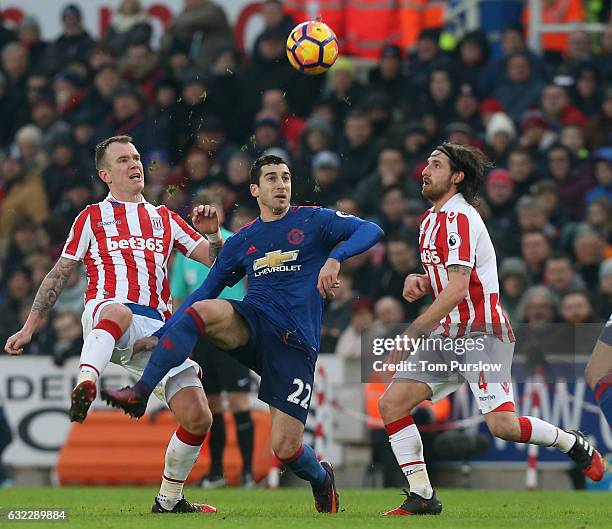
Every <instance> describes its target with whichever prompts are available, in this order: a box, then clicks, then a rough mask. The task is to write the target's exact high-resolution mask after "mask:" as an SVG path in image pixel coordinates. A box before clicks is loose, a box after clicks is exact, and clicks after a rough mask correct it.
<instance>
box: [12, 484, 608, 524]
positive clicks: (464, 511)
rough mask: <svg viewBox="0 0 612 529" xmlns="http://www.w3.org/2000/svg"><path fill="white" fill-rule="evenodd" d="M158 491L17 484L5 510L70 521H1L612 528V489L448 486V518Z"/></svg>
mask: <svg viewBox="0 0 612 529" xmlns="http://www.w3.org/2000/svg"><path fill="white" fill-rule="evenodd" d="M156 492H157V490H154V489H152V488H14V489H4V490H0V509H7V508H38V509H41V508H65V509H67V511H68V517H69V520H68V521H67V522H59V523H43V522H36V523H32V522H30V523H26V522H17V523H15V522H12V523H9V522H0V527H7V528H8V527H15V528H18V527H22V528H25V527H32V528H37V529H43V528H44V527H53V528H55V529H60V528H61V527H63V526H70V527H78V528H84V529H89V528H91V529H107V528H108V529H110V528H113V529H114V528H117V529H157V528H160V529H161V528H164V529H172V528H175V527H176V528H180V529H188V528H199V529H201V528H206V529H208V528H227V529H236V528H249V529H260V528H261V529H263V528H271V529H292V528H296V529H297V528H309V529H313V528H314V529H319V528H326V527H338V528H350V529H360V528H372V527H399V526H402V527H404V526H406V525H410V526H417V525H418V526H419V527H427V528H441V527H444V528H448V529H458V528H463V527H465V528H481V527H483V528H492V529H511V528H517V529H518V528H520V529H524V528H528V527H532V526H533V527H538V528H543V527H547V528H551V529H564V528H571V529H594V528H600V527H601V528H604V527H605V528H607V529H609V528H610V527H612V494H609V493H587V492H559V491H551V492H526V491H488V490H487V491H479V490H456V489H445V490H440V491H439V493H438V495H439V497H440V499H441V500H442V502H443V503H444V511H443V512H442V514H441V515H440V516H427V517H421V516H419V517H404V516H401V517H394V518H382V517H381V516H380V513H382V512H384V511H385V510H388V509H390V508H392V507H395V506H397V505H399V503H401V497H400V495H399V494H398V492H397V491H394V490H365V489H344V490H342V491H341V512H340V513H339V514H337V515H322V514H318V513H316V512H315V511H314V506H313V502H312V497H311V495H310V491H309V489H306V488H304V489H279V490H274V491H269V490H263V489H256V490H240V489H224V490H215V491H204V490H202V489H188V490H187V491H186V496H187V498H188V499H190V500H192V501H201V502H206V503H211V504H213V505H215V506H216V507H217V508H218V509H219V512H218V513H217V514H209V515H205V514H199V515H198V514H194V515H192V514H185V515H175V516H167V515H153V514H150V512H149V509H150V507H151V504H152V501H153V498H154V496H155V494H156Z"/></svg>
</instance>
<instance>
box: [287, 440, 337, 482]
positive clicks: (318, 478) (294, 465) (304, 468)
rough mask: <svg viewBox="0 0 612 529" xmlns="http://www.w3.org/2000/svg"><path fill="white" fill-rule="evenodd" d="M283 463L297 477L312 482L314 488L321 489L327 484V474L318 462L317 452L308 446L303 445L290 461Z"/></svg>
mask: <svg viewBox="0 0 612 529" xmlns="http://www.w3.org/2000/svg"><path fill="white" fill-rule="evenodd" d="M281 461H282V462H283V463H284V464H285V465H286V466H288V467H289V468H290V469H291V470H293V473H294V474H295V475H296V476H297V477H299V478H302V479H305V480H306V481H310V484H311V485H312V486H313V487H320V486H321V485H324V484H325V483H326V482H327V479H328V475H327V472H325V469H324V468H323V467H322V466H321V463H319V461H317V456H316V454H315V451H314V450H313V449H312V448H311V447H310V446H308V445H307V444H303V445H302V446H301V447H300V448H299V450H298V451H297V452H296V453H295V454H294V455H293V456H291V457H290V458H289V459H281Z"/></svg>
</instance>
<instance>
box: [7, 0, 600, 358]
mask: <svg viewBox="0 0 612 529" xmlns="http://www.w3.org/2000/svg"><path fill="white" fill-rule="evenodd" d="M262 4H263V5H262V14H263V19H264V24H265V27H264V29H263V31H262V32H261V34H260V35H259V36H258V37H257V39H256V41H255V44H254V48H253V51H252V53H250V54H246V53H242V52H239V51H237V50H236V48H235V47H234V38H233V34H232V28H231V27H230V24H229V23H228V19H227V16H226V14H225V13H224V10H223V8H222V7H221V6H220V5H218V4H216V3H214V2H212V1H207V0H185V2H184V9H183V11H182V12H180V13H178V14H177V15H176V17H175V18H174V19H173V20H172V21H171V22H170V24H169V26H168V27H167V29H166V31H165V32H164V34H163V36H162V38H161V39H160V40H159V42H153V37H152V34H153V31H152V30H153V26H152V24H151V21H150V20H149V19H148V18H147V15H146V12H145V11H144V10H143V8H142V6H141V5H140V3H139V1H138V0H123V1H122V2H121V3H120V5H119V7H118V9H117V11H116V12H114V13H113V16H112V23H111V25H110V28H109V30H108V32H107V33H106V34H105V35H104V36H103V37H101V38H100V39H94V38H93V37H92V36H91V35H90V34H89V33H88V32H87V31H86V30H85V29H84V28H83V24H82V13H81V11H80V9H79V7H78V6H76V5H73V4H70V5H67V6H66V7H65V8H64V9H63V10H62V12H61V14H60V16H61V20H62V26H63V30H62V33H61V35H59V36H58V37H57V38H56V39H55V40H52V41H49V42H46V41H43V40H42V39H41V35H40V27H39V21H37V20H36V19H35V18H34V17H33V16H27V17H26V18H25V19H24V20H23V22H22V23H21V25H20V26H19V27H18V28H17V29H16V30H11V29H8V28H6V27H2V28H0V62H1V64H0V66H1V68H0V69H1V73H0V115H1V116H2V127H1V128H0V151H1V155H0V253H1V255H2V258H1V263H0V266H1V269H0V292H1V294H0V343H2V344H4V343H5V340H6V338H7V337H8V336H9V335H10V334H12V333H13V332H15V331H16V330H17V329H19V327H20V326H21V324H22V323H23V321H24V320H25V318H26V316H27V313H28V311H29V308H30V306H31V302H32V299H33V296H34V295H35V293H36V290H37V287H38V285H39V284H40V281H41V280H42V278H43V277H44V275H45V274H46V272H47V271H48V270H49V269H50V268H51V266H52V265H53V263H54V261H55V260H56V259H57V258H58V256H59V254H60V252H61V248H62V246H63V243H64V241H65V238H66V235H67V233H68V231H69V228H70V225H71V223H72V221H73V219H74V217H75V216H76V214H77V213H78V212H79V211H80V210H81V209H83V208H84V206H85V205H87V204H88V203H91V202H96V201H98V200H100V199H102V198H103V197H104V196H105V195H106V190H105V189H104V185H103V184H102V182H101V181H100V180H99V179H98V177H97V175H96V172H95V168H94V165H93V151H94V146H95V144H96V142H98V141H100V140H101V139H103V138H106V137H108V136H112V135H117V134H129V135H131V136H132V137H133V138H134V143H135V145H136V146H137V148H138V149H139V151H140V153H141V154H142V156H143V159H144V162H145V170H146V186H145V197H146V198H147V200H149V201H150V202H152V203H155V204H159V203H164V204H166V205H168V207H170V208H172V209H174V210H176V211H178V212H179V213H181V214H182V215H186V213H187V211H188V210H189V208H190V204H191V200H192V199H193V197H194V196H195V194H196V193H198V192H199V191H201V190H203V189H211V188H212V189H214V190H215V192H218V193H221V195H222V197H223V203H224V207H225V218H226V219H227V222H228V225H229V223H230V222H232V219H233V218H237V219H241V220H242V221H246V220H249V219H250V218H253V217H254V216H255V215H256V214H257V213H256V212H257V209H256V204H255V202H254V201H253V199H252V198H251V196H250V193H249V181H248V170H249V165H250V163H251V162H252V160H253V159H254V158H255V157H257V156H258V155H260V154H262V153H264V152H267V151H269V150H273V151H272V152H274V153H276V154H279V153H280V154H281V155H282V156H283V157H285V158H286V159H287V160H288V161H289V165H290V167H291V169H292V173H293V195H294V202H295V203H300V204H320V205H323V206H327V207H333V208H338V209H341V210H343V211H346V212H348V213H354V214H357V215H361V216H363V217H365V218H369V219H373V220H375V221H376V222H378V223H379V224H380V225H381V227H382V228H383V229H384V230H385V233H386V237H385V240H384V242H383V243H381V244H380V245H378V246H377V247H375V248H374V249H373V250H372V251H370V252H369V253H367V254H365V255H361V256H356V257H354V258H352V259H350V260H348V261H347V262H346V263H345V264H344V265H343V269H342V287H341V289H340V290H339V292H338V296H337V297H336V298H335V299H334V300H331V301H330V302H328V305H327V307H326V310H325V313H324V321H323V336H322V344H323V345H322V352H325V353H332V352H337V353H338V354H342V355H346V356H352V355H355V354H357V353H358V351H359V340H358V337H359V333H360V332H361V330H362V329H364V328H365V327H367V326H368V325H370V324H372V323H373V322H376V321H377V322H382V323H395V322H402V321H409V320H410V319H412V318H414V317H415V316H416V315H417V314H418V313H419V311H420V310H422V308H423V306H424V304H425V303H426V302H427V300H423V301H422V302H421V303H412V304H410V303H407V302H406V301H405V300H403V299H402V297H401V292H402V285H403V280H404V277H405V276H406V275H407V274H408V273H411V272H418V271H419V270H420V264H419V256H418V250H417V234H418V226H419V220H420V217H421V215H422V214H423V212H424V211H425V210H426V208H427V207H429V205H428V204H425V203H424V202H423V201H422V198H421V194H420V183H421V171H422V169H423V167H424V162H425V159H426V158H427V155H428V154H429V153H430V152H431V150H432V148H434V147H435V146H436V145H437V144H438V143H440V142H441V141H442V140H445V139H448V140H451V141H454V142H457V143H463V144H471V145H475V146H478V147H480V148H481V149H483V150H484V152H485V153H486V154H487V155H488V156H489V157H490V158H491V159H492V160H493V161H494V162H495V169H493V170H491V171H490V173H489V174H488V175H487V176H486V181H485V183H484V185H483V189H482V199H481V201H480V205H479V211H480V214H481V215H482V217H483V218H484V219H485V221H486V223H487V226H488V229H489V232H490V234H491V237H492V239H493V242H494V245H495V250H496V252H497V258H498V264H499V275H500V284H501V292H502V303H503V305H504V307H505V308H506V310H507V312H508V314H509V316H510V318H511V320H512V322H513V323H519V322H525V321H528V322H533V321H540V320H543V321H565V322H570V323H583V322H591V321H592V322H596V321H602V320H604V319H607V318H608V317H609V315H610V312H612V259H611V260H607V259H609V258H612V246H611V227H612V204H611V202H610V201H611V200H612V24H608V25H607V26H606V27H605V30H604V31H603V33H602V34H601V35H597V34H588V33H586V32H583V31H574V32H572V33H571V35H570V38H569V48H568V51H567V54H566V56H564V57H561V58H560V60H557V61H553V60H548V58H546V57H543V56H539V55H537V54H535V53H534V52H533V51H532V50H530V49H529V48H528V47H527V45H526V41H525V37H524V33H523V30H522V29H521V28H520V27H514V26H513V27H508V28H506V29H505V30H504V31H503V33H502V34H501V37H500V39H501V41H500V42H501V50H502V51H501V55H500V54H498V55H497V56H493V55H492V54H491V53H490V42H489V40H488V37H487V35H486V34H484V33H482V32H480V31H474V32H470V33H467V34H466V35H464V36H463V38H462V39H461V40H460V41H459V43H458V45H457V47H456V49H455V50H454V51H452V52H449V51H443V50H442V49H441V48H440V46H439V37H440V34H439V32H438V31H437V30H424V31H423V32H422V33H421V35H420V37H419V40H418V43H417V45H416V47H415V49H414V50H409V51H407V50H401V49H400V48H398V47H395V46H386V47H385V48H384V49H383V50H382V54H381V57H380V60H379V61H378V63H377V64H375V65H372V68H371V69H369V70H364V68H363V65H361V64H360V65H357V64H355V63H354V62H353V61H352V60H351V58H350V57H345V56H341V57H340V58H339V59H338V61H337V62H336V64H335V65H334V67H333V68H332V69H331V70H330V72H329V73H327V74H326V75H324V76H306V75H302V74H300V73H298V72H297V71H295V70H293V69H292V68H291V66H290V65H289V63H288V61H287V60H286V57H285V40H286V37H287V35H288V33H289V31H290V29H291V28H292V26H293V23H294V21H292V20H291V18H290V17H289V16H288V15H286V14H285V13H284V12H283V6H282V2H280V1H278V0H264V1H263V3H262ZM358 66H359V67H358ZM233 225H236V220H234V223H233ZM85 283H86V280H85V277H84V273H83V270H79V271H78V273H76V274H75V275H74V277H73V278H71V281H70V282H69V284H68V285H67V287H66V289H65V291H64V293H63V294H62V296H61V297H60V299H59V301H58V303H57V306H56V308H55V311H54V312H53V314H52V317H51V318H50V321H49V323H48V325H47V326H46V327H45V328H44V329H43V331H42V332H41V333H39V334H38V335H37V336H36V337H35V339H34V341H33V343H32V344H31V345H30V347H29V348H28V350H27V353H29V354H46V355H49V354H51V355H53V356H54V357H55V359H56V361H57V362H58V363H62V362H63V360H64V359H65V358H66V357H67V356H71V355H77V354H79V351H80V344H81V329H80V322H79V317H80V311H81V310H82V295H83V292H84V290H85V286H86V285H85Z"/></svg>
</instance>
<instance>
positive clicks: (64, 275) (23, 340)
mask: <svg viewBox="0 0 612 529" xmlns="http://www.w3.org/2000/svg"><path fill="white" fill-rule="evenodd" d="M77 266H79V261H77V260H74V259H68V258H66V257H60V258H59V260H58V261H57V263H56V264H55V266H54V267H53V268H52V269H51V271H50V272H49V273H48V274H47V275H46V277H45V278H44V279H43V281H42V283H41V284H40V288H39V289H38V292H37V293H36V297H35V298H34V302H33V303H32V308H31V309H30V314H29V316H28V319H27V320H26V322H25V324H24V325H23V327H22V328H21V330H20V331H19V332H17V333H15V334H13V336H11V337H10V338H9V339H8V340H7V341H6V345H5V347H4V350H5V351H6V352H7V353H9V354H13V355H19V354H21V353H23V346H24V345H27V344H28V343H30V340H31V339H32V335H33V334H34V333H35V332H36V330H37V329H38V326H39V325H40V324H41V322H42V321H43V320H44V319H45V317H46V316H47V315H48V314H49V312H50V311H51V309H52V308H53V305H55V302H56V301H57V298H58V297H59V295H60V294H61V293H62V290H63V289H64V285H65V284H66V281H67V280H68V278H69V277H70V275H71V274H72V272H73V271H74V269H75V268H77Z"/></svg>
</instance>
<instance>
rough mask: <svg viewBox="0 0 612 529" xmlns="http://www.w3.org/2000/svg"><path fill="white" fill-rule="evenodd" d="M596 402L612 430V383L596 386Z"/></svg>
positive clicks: (600, 383) (602, 383)
mask: <svg viewBox="0 0 612 529" xmlns="http://www.w3.org/2000/svg"><path fill="white" fill-rule="evenodd" d="M595 400H596V401H597V404H599V407H600V408H601V411H602V412H603V414H604V417H605V418H606V420H607V421H608V424H609V425H610V427H611V428H612V383H610V382H599V383H598V384H597V385H596V386H595Z"/></svg>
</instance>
